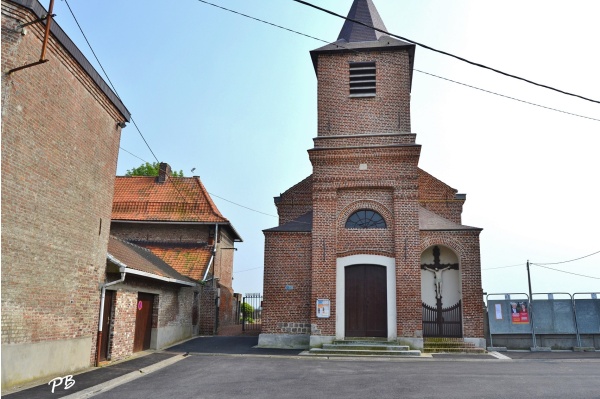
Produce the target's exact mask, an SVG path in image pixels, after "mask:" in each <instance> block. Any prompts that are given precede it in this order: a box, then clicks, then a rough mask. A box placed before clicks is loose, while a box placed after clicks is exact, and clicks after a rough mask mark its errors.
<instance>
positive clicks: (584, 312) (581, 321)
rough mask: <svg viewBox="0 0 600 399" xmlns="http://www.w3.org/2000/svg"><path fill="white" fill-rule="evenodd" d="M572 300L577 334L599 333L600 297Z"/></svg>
mask: <svg viewBox="0 0 600 399" xmlns="http://www.w3.org/2000/svg"><path fill="white" fill-rule="evenodd" d="M576 295H577V294H575V295H573V297H575V296H576ZM574 302H575V312H576V315H577V329H578V331H579V334H600V299H577V298H575V301H574Z"/></svg>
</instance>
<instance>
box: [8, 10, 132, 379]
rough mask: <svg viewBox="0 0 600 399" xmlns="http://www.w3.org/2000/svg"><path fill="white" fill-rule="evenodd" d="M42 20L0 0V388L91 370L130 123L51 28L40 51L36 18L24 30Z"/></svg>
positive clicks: (122, 109)
mask: <svg viewBox="0 0 600 399" xmlns="http://www.w3.org/2000/svg"><path fill="white" fill-rule="evenodd" d="M46 13H47V12H46V10H45V9H44V8H43V7H42V5H41V4H40V3H39V2H38V1H37V0H2V387H3V388H7V387H10V386H13V385H15V384H18V383H23V382H26V381H30V380H33V379H36V378H42V377H44V378H45V377H47V376H50V375H54V376H55V375H65V374H70V373H72V372H74V371H76V370H78V369H83V368H86V367H89V366H90V365H92V364H93V361H94V358H95V352H96V330H97V325H98V309H99V307H100V295H99V291H98V287H99V286H100V285H101V284H102V283H103V281H104V278H105V265H106V250H107V245H108V237H109V228H108V227H109V225H110V217H111V207H112V197H113V185H114V180H115V173H116V165H117V155H118V151H119V141H120V135H121V128H122V126H124V123H125V122H127V121H129V117H130V115H129V112H128V111H127V109H126V108H125V106H124V105H123V103H122V102H121V101H120V100H119V99H118V97H117V96H116V95H115V93H113V92H112V91H111V90H110V89H109V88H108V85H107V84H106V83H105V82H104V81H103V80H102V78H101V77H100V75H98V73H97V72H96V70H95V69H94V68H93V67H92V66H91V64H90V63H89V62H88V61H87V60H86V58H85V57H84V56H83V54H82V53H81V52H80V51H79V50H78V49H77V47H76V46H75V45H74V44H73V42H72V41H71V40H70V39H69V37H68V36H67V35H66V34H65V33H64V31H63V30H62V29H61V28H60V26H58V24H56V23H55V22H54V21H52V22H51V23H50V27H51V29H50V31H49V34H48V36H47V38H48V40H47V44H46V45H45V46H44V37H45V33H46V25H45V23H41V22H37V23H32V24H30V25H27V26H25V27H23V26H22V25H24V24H26V23H29V22H34V21H36V20H38V19H40V18H42V17H44V16H45V15H46ZM42 49H44V56H43V57H40V54H41V53H42ZM41 58H43V59H44V60H48V62H38V60H39V59H41ZM28 64H34V65H32V66H30V67H27V68H24V69H19V70H15V68H20V67H22V66H25V65H28Z"/></svg>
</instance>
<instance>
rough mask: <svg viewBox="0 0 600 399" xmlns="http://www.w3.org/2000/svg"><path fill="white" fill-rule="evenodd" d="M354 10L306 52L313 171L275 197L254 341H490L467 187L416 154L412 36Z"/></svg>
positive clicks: (358, 7) (367, 0)
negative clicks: (433, 171)
mask: <svg viewBox="0 0 600 399" xmlns="http://www.w3.org/2000/svg"><path fill="white" fill-rule="evenodd" d="M348 18H349V20H346V22H345V24H344V25H343V27H342V30H341V32H340V35H339V37H338V40H337V41H336V42H334V43H332V44H329V45H326V46H324V47H322V48H319V49H316V50H313V51H312V52H311V58H312V61H313V65H314V68H315V71H316V74H317V80H318V132H317V137H316V138H314V147H313V148H312V149H310V150H309V151H308V153H309V159H310V161H311V163H312V166H313V173H312V174H311V175H310V176H308V177H307V178H306V179H304V180H303V181H301V182H299V183H298V184H296V185H294V186H293V187H291V188H289V189H288V190H287V191H285V192H284V193H283V194H281V195H280V196H279V197H275V204H276V206H277V210H278V215H279V225H278V226H277V227H274V228H271V229H268V230H265V231H264V234H265V270H264V298H263V304H262V333H261V335H260V337H259V346H263V347H269V346H270V347H297V348H300V347H309V346H310V347H316V346H319V345H321V344H323V343H329V342H331V341H333V340H334V339H345V338H349V337H381V338H387V339H388V340H393V341H399V342H402V343H406V344H409V345H411V346H412V347H413V348H416V349H419V348H422V346H423V338H424V337H425V338H426V337H454V338H462V339H464V340H465V341H471V342H473V343H475V345H477V346H481V347H485V340H484V339H483V338H484V333H483V323H484V312H483V299H482V294H483V292H482V288H481V268H480V254H479V234H480V232H481V229H480V228H475V227H470V226H465V225H463V224H462V223H461V214H462V208H463V204H464V202H465V199H466V196H465V195H464V194H458V192H457V190H455V189H453V188H452V187H450V186H448V185H447V184H445V183H443V182H442V181H440V180H438V179H436V178H435V177H433V176H432V175H430V174H428V173H427V172H425V171H423V170H422V169H420V168H419V165H418V164H419V157H420V153H421V146H420V145H419V144H417V143H416V135H415V134H413V133H411V123H410V92H411V84H412V67H413V61H414V54H415V46H414V45H413V44H410V43H407V42H403V41H400V40H397V39H395V38H392V37H390V36H388V35H386V34H384V33H382V32H380V31H379V30H378V29H381V30H384V31H385V30H386V29H385V26H384V24H383V21H382V19H381V17H380V16H379V14H378V12H377V10H376V8H375V6H374V4H373V2H372V0H355V1H354V3H353V5H352V7H351V9H350V12H349V15H348ZM350 19H352V20H354V21H350ZM363 24H364V25H363ZM365 25H368V27H367V26H365ZM374 28H376V29H374Z"/></svg>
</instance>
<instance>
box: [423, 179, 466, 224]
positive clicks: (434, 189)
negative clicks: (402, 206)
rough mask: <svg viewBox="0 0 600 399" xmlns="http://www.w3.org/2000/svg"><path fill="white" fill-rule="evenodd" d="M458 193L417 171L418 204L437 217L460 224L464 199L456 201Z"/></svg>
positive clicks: (439, 181)
mask: <svg viewBox="0 0 600 399" xmlns="http://www.w3.org/2000/svg"><path fill="white" fill-rule="evenodd" d="M457 192H458V191H457V190H455V189H453V188H452V187H450V186H449V185H447V184H446V183H444V182H442V181H441V180H439V179H437V178H435V177H433V176H432V175H430V174H429V173H427V172H425V171H424V170H422V169H419V204H420V205H421V206H422V207H424V208H426V209H429V210H430V211H432V212H434V213H437V214H438V215H440V216H442V217H444V218H446V219H448V220H451V221H453V222H454V223H458V224H460V223H461V217H462V209H463V205H464V203H465V200H464V199H457V198H456V197H455V196H456V193H457Z"/></svg>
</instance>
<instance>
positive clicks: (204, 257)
mask: <svg viewBox="0 0 600 399" xmlns="http://www.w3.org/2000/svg"><path fill="white" fill-rule="evenodd" d="M144 247H145V248H147V249H149V250H150V251H151V252H152V253H153V254H154V255H156V256H157V257H159V258H160V259H162V260H163V261H164V262H166V263H168V264H169V265H170V266H171V267H172V268H173V269H175V270H177V272H179V273H181V274H183V275H184V276H187V277H189V278H191V279H192V280H196V281H198V280H202V278H203V277H204V272H205V271H206V267H207V266H208V261H209V260H210V255H211V252H212V247H208V246H205V247H196V248H190V247H189V246H186V247H176V246H171V245H169V246H168V247H165V246H158V245H152V244H145V245H144Z"/></svg>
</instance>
